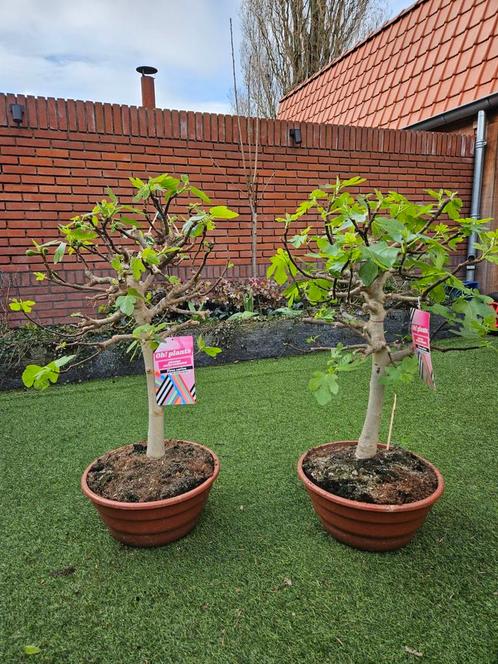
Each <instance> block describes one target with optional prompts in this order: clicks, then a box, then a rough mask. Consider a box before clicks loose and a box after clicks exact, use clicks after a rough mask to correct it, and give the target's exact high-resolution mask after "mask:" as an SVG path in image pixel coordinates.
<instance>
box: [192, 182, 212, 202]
mask: <svg viewBox="0 0 498 664" xmlns="http://www.w3.org/2000/svg"><path fill="white" fill-rule="evenodd" d="M190 192H191V193H192V194H194V196H197V198H200V199H201V201H202V202H203V203H211V199H210V198H209V196H208V195H207V194H205V193H204V192H203V191H202V189H197V187H192V186H191V187H190Z"/></svg>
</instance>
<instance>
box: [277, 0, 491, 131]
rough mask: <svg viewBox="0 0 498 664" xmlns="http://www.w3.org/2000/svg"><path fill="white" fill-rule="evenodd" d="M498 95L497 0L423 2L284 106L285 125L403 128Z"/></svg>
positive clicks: (281, 114)
mask: <svg viewBox="0 0 498 664" xmlns="http://www.w3.org/2000/svg"><path fill="white" fill-rule="evenodd" d="M495 92H498V0H418V2H416V3H415V4H414V5H413V6H412V7H410V8H408V9H406V10H405V11H404V12H402V13H401V14H399V16H397V17H396V18H394V19H393V20H391V21H389V22H388V23H386V24H385V25H384V26H383V27H382V28H381V29H380V30H378V31H377V32H375V33H374V34H372V35H370V37H368V38H367V39H366V40H365V41H364V42H362V43H361V44H359V45H358V46H356V47H355V48H353V49H352V50H351V51H349V52H348V53H345V54H344V55H343V56H341V57H340V58H338V59H337V60H335V61H334V62H332V63H330V64H329V65H327V66H326V67H325V68H324V69H322V70H321V71H320V72H318V73H317V74H315V75H314V76H312V77H311V78H309V79H308V80H307V81H305V82H304V83H302V84H301V85H299V86H298V87H297V88H295V89H294V90H292V91H291V92H290V93H289V94H287V95H286V96H285V97H284V98H283V99H282V101H281V102H280V108H279V113H278V117H279V119H281V120H300V121H309V122H329V123H334V124H344V125H358V126H365V127H390V128H393V129H400V128H404V127H407V126H410V125H412V124H414V123H416V122H420V121H421V120H425V119H428V118H431V117H434V116H435V115H439V114H440V113H444V112H446V111H449V110H452V109H454V108H458V107H459V106H463V105H464V104H468V103H470V102H473V101H476V100H478V99H481V98H483V97H487V96H488V95H490V94H492V93H495Z"/></svg>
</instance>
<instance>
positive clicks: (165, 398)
mask: <svg viewBox="0 0 498 664" xmlns="http://www.w3.org/2000/svg"><path fill="white" fill-rule="evenodd" d="M154 378H155V383H156V401H157V404H158V405H159V406H184V405H186V404H190V403H195V373H194V338H193V337H168V338H167V339H165V340H164V341H163V342H162V343H161V344H160V345H159V346H158V347H157V349H156V351H155V353H154Z"/></svg>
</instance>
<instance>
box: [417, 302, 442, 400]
mask: <svg viewBox="0 0 498 664" xmlns="http://www.w3.org/2000/svg"><path fill="white" fill-rule="evenodd" d="M430 322H431V315H430V313H429V312H428V311H422V310H421V309H412V311H411V333H412V344H413V350H414V351H415V355H416V356H417V360H418V372H419V376H420V378H421V379H422V380H423V381H424V383H425V384H426V385H428V386H429V387H431V388H432V389H433V390H434V389H435V388H436V383H435V381H434V371H433V369H432V358H431V336H430Z"/></svg>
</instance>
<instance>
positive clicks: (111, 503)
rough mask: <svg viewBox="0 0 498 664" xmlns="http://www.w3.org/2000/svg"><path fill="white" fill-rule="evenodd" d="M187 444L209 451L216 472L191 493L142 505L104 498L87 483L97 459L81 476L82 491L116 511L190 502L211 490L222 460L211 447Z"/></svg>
mask: <svg viewBox="0 0 498 664" xmlns="http://www.w3.org/2000/svg"><path fill="white" fill-rule="evenodd" d="M183 442H186V443H190V444H191V445H197V447H201V448H202V449H204V450H207V451H208V452H209V453H210V454H211V457H212V458H213V462H214V470H213V474H212V475H211V476H210V477H208V478H207V480H204V482H203V483H202V484H199V486H196V487H195V489H191V490H190V491H186V492H185V493H181V494H180V495H178V496H173V497H172V498H162V499H161V500H150V501H148V502H141V503H128V502H124V501H120V500H112V499H111V498H104V497H103V496H99V495H98V494H97V493H94V492H93V491H92V490H91V489H90V487H89V486H88V483H87V477H88V473H89V472H90V469H91V467H92V466H93V464H94V463H95V462H96V461H97V459H98V458H99V457H97V459H94V460H93V461H92V462H91V463H90V464H89V465H88V466H87V467H86V469H85V471H84V472H83V475H82V476H81V482H80V486H81V490H82V491H83V493H84V495H85V496H86V497H87V498H89V499H90V500H91V501H92V502H93V503H95V504H97V505H101V506H102V507H112V508H114V509H122V510H132V511H133V510H151V509H161V508H163V507H168V506H170V505H178V504H179V503H183V502H185V501H187V500H190V499H191V498H194V497H195V496H197V495H198V494H200V493H203V492H204V491H206V489H209V488H210V487H211V485H212V484H213V482H214V481H215V479H216V478H217V477H218V475H219V472H220V460H219V459H218V457H217V456H216V454H215V453H214V452H213V450H211V449H209V447H206V446H205V445H201V444H200V443H195V442H193V441H190V440H186V441H183ZM125 447H129V445H122V446H121V447H116V448H115V450H111V451H117V450H121V449H124V448H125Z"/></svg>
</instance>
